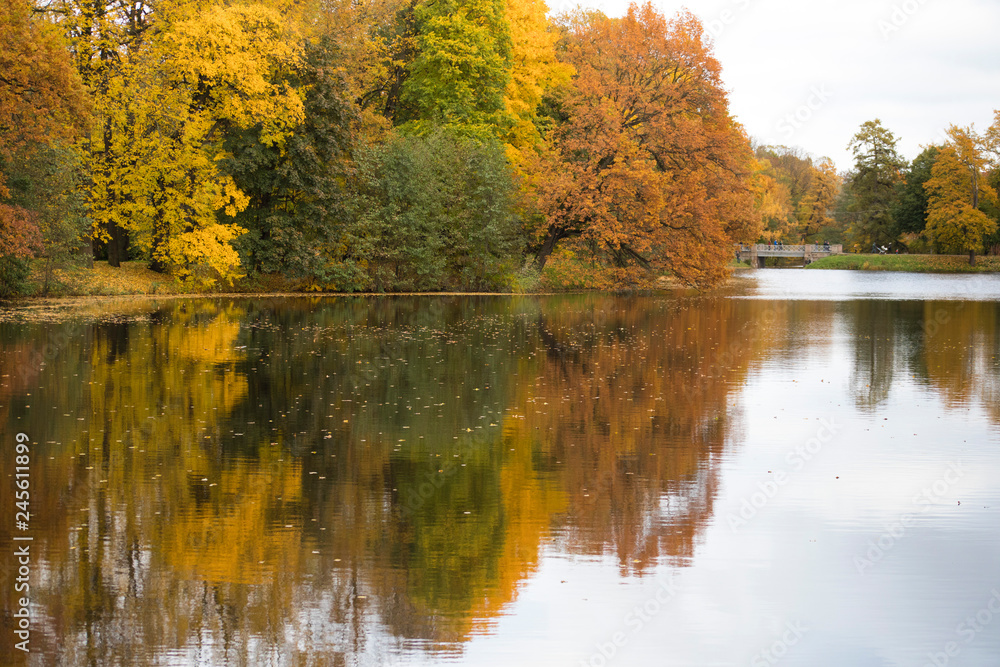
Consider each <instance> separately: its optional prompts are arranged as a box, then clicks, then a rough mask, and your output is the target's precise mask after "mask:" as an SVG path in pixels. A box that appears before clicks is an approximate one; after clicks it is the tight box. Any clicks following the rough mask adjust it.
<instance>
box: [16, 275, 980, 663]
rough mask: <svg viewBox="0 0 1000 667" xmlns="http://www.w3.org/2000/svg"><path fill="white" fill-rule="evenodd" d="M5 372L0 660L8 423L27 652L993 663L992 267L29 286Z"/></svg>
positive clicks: (76, 656)
mask: <svg viewBox="0 0 1000 667" xmlns="http://www.w3.org/2000/svg"><path fill="white" fill-rule="evenodd" d="M0 375H2V378H0V438H2V441H0V452H2V455H3V456H2V465H3V467H4V470H3V477H2V479H3V480H6V481H5V482H3V486H2V488H0V516H2V517H5V518H3V519H2V520H0V571H2V572H3V575H2V576H0V599H2V600H3V602H4V616H3V625H4V629H3V635H2V637H0V642H2V648H0V655H2V656H3V658H4V660H6V661H9V662H12V663H13V664H25V662H26V661H25V659H24V658H25V656H23V655H21V654H20V652H15V651H14V650H13V648H12V647H13V643H14V641H15V640H14V639H12V634H11V628H12V627H13V620H14V619H13V618H12V616H11V614H12V613H13V610H14V599H15V594H14V592H13V568H14V557H13V556H12V553H13V549H14V542H13V540H12V537H13V533H15V532H16V531H15V530H14V523H13V516H14V513H15V512H16V511H17V510H16V508H15V507H14V498H13V483H14V478H13V472H14V470H13V467H14V462H13V456H14V446H15V442H14V437H15V434H16V433H18V432H24V433H27V434H28V435H29V436H30V437H31V440H32V442H33V443H34V444H33V445H32V447H33V458H32V460H31V481H32V487H31V488H32V496H31V511H32V516H31V522H30V530H29V531H28V532H27V534H28V535H30V536H32V537H33V538H34V540H33V542H32V543H31V544H32V546H31V549H32V562H31V568H32V571H31V581H30V583H31V590H30V599H31V610H32V613H33V619H32V626H31V629H32V635H31V649H32V653H31V654H30V655H29V656H28V657H29V658H30V659H29V660H27V663H28V664H35V665H49V664H63V665H132V664H137V665H145V664H149V665H188V664H203V665H313V664H315V665H345V666H346V665H431V664H453V665H497V666H499V665H521V666H531V665H566V666H568V667H577V666H579V665H591V666H593V667H601V666H603V665H637V666H646V665H657V666H672V665H692V666H703V665H749V666H751V667H755V666H757V665H769V666H770V665H838V666H841V665H846V666H855V665H856V666H869V665H872V666H875V665H878V666H882V665H887V666H889V665H891V666H897V665H899V666H909V665H912V666H914V667H923V666H924V665H938V666H940V665H944V664H947V665H969V666H972V665H975V666H979V665H997V664H1000V429H998V425H1000V280H998V279H997V278H994V277H978V276H973V277H964V276H954V277H953V276H922V275H910V274H863V273H849V272H833V271H815V272H813V271H799V270H763V271H757V272H753V273H749V272H748V273H746V274H744V275H743V276H742V277H741V278H740V279H739V280H737V281H736V284H735V285H734V286H733V287H731V288H729V289H727V290H726V291H725V292H723V293H721V294H717V295H709V296H691V295H682V294H677V295H665V296H649V297H615V296H596V295H574V296H559V297H438V296H435V297H412V298H391V297H385V298H353V297H333V298H292V299H228V298H226V299H168V300H160V301H152V300H151V301H141V302H134V301H105V302H100V303H97V304H90V305H75V306H52V305H49V306H44V307H29V308H19V309H14V310H4V311H0ZM18 534H19V535H22V534H23V533H20V532H18Z"/></svg>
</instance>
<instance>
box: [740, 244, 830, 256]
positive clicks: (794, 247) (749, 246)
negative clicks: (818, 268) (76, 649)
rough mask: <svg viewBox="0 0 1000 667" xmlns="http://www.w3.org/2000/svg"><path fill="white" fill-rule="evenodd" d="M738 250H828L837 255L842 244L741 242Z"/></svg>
mask: <svg viewBox="0 0 1000 667" xmlns="http://www.w3.org/2000/svg"><path fill="white" fill-rule="evenodd" d="M739 249H740V252H751V251H756V252H758V253H761V252H788V253H798V254H802V255H804V254H805V253H807V252H808V253H821V252H828V253H830V254H833V255H837V254H840V253H843V252H844V246H843V245H841V244H839V243H837V244H832V243H829V244H827V243H805V244H794V245H793V244H790V243H785V244H781V243H779V244H778V245H774V244H773V243H755V244H742V245H740V246H739Z"/></svg>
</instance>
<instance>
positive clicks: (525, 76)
mask: <svg viewBox="0 0 1000 667" xmlns="http://www.w3.org/2000/svg"><path fill="white" fill-rule="evenodd" d="M546 11H547V7H546V6H545V2H544V0H507V3H506V16H507V22H508V24H509V26H510V42H511V68H510V81H509V82H508V84H507V89H506V90H505V92H504V103H505V105H506V108H507V112H508V113H509V114H510V116H511V117H512V119H513V125H512V126H511V127H510V130H509V132H508V134H507V135H506V136H505V137H504V139H505V141H506V142H507V144H508V145H509V146H510V147H511V148H513V149H514V151H513V152H514V153H515V157H517V155H518V154H519V153H520V151H523V150H533V149H534V148H535V147H536V146H537V145H538V144H539V143H540V142H541V140H542V135H541V132H540V129H539V128H540V126H541V127H542V129H544V117H543V116H541V115H540V114H539V113H538V109H539V105H540V104H541V102H542V98H543V96H544V95H545V94H546V92H547V91H548V90H550V89H552V88H553V87H555V86H559V85H563V84H565V83H568V82H569V78H570V75H571V74H572V73H573V68H572V67H571V66H570V65H569V64H567V63H564V62H560V61H559V59H558V58H557V56H556V42H557V41H558V39H559V34H558V33H557V32H556V31H555V30H554V29H553V26H552V24H551V22H550V21H549V20H548V18H547V17H546ZM517 161H518V162H520V161H521V160H520V159H518V160H517Z"/></svg>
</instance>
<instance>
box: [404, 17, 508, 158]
mask: <svg viewBox="0 0 1000 667" xmlns="http://www.w3.org/2000/svg"><path fill="white" fill-rule="evenodd" d="M413 20H414V22H415V32H416V36H415V50H416V54H415V56H414V58H413V60H412V61H410V62H409V63H408V64H407V66H406V70H407V77H406V80H405V81H404V82H403V84H402V88H401V91H400V105H401V111H402V113H400V114H398V115H397V118H396V120H397V122H400V123H402V125H403V127H404V129H405V130H406V131H408V132H412V133H415V134H427V133H429V132H431V131H433V129H434V128H435V127H436V126H452V127H455V128H459V129H460V130H461V131H463V132H465V133H467V134H470V135H472V136H477V137H480V138H487V137H495V138H500V137H502V136H503V135H504V133H506V132H507V131H508V130H509V128H510V127H511V125H512V124H513V119H512V118H511V116H510V114H509V113H508V112H507V108H506V105H505V103H504V93H505V92H506V90H507V85H508V83H509V81H510V58H511V42H510V26H509V23H508V22H507V18H506V16H505V14H504V3H503V1H502V0H421V1H420V2H418V3H417V4H416V5H415V7H414V9H413Z"/></svg>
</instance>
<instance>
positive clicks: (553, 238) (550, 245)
mask: <svg viewBox="0 0 1000 667" xmlns="http://www.w3.org/2000/svg"><path fill="white" fill-rule="evenodd" d="M563 236H564V234H563V232H562V230H559V229H556V228H555V227H549V235H548V236H547V237H545V243H543V244H542V248H541V250H539V251H538V255H537V256H536V257H535V269H537V270H538V271H541V270H542V269H544V268H545V262H547V261H549V255H551V254H552V251H553V250H555V247H556V243H558V242H559V239H561V238H563Z"/></svg>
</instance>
